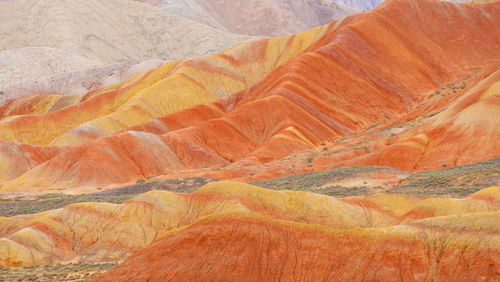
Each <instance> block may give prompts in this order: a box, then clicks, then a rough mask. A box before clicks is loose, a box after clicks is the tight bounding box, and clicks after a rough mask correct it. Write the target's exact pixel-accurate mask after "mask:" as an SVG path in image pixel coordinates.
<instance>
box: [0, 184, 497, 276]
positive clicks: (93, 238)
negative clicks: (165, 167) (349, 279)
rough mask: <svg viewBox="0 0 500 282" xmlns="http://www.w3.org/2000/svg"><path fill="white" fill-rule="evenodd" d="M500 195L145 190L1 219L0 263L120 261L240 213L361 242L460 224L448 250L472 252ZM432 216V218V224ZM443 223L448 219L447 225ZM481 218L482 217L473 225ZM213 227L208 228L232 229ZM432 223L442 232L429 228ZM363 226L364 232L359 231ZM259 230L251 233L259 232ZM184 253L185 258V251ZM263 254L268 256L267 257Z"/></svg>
mask: <svg viewBox="0 0 500 282" xmlns="http://www.w3.org/2000/svg"><path fill="white" fill-rule="evenodd" d="M499 191H500V190H499V188H498V187H492V188H488V189H484V190H482V191H480V192H478V193H476V194H473V195H471V196H470V197H468V198H466V199H460V200H458V199H443V198H439V199H425V200H419V199H417V198H415V197H412V196H408V195H398V194H393V195H390V194H379V195H373V196H366V197H348V198H334V197H329V196H325V195H319V194H313V193H306V192H293V191H279V192H278V191H272V190H267V189H263V188H259V187H255V186H251V185H248V184H243V183H238V182H231V181H223V182H216V183H210V184H207V185H205V186H204V187H202V188H200V189H198V190H197V191H195V192H193V193H191V194H174V193H170V192H166V191H151V192H148V193H146V194H142V195H139V196H137V197H135V198H134V199H132V200H130V201H128V202H126V203H124V204H107V203H81V204H72V205H69V206H66V207H64V208H62V209H58V210H52V211H47V212H43V213H39V214H33V215H21V216H15V217H12V218H0V237H1V239H0V250H2V251H1V252H0V265H3V266H23V265H43V264H48V263H58V262H65V261H73V260H75V259H76V260H82V261H87V262H96V261H107V260H119V259H122V258H123V257H124V256H128V255H130V254H132V253H135V252H136V251H138V250H139V249H141V248H143V247H145V246H147V245H148V244H150V243H151V242H152V241H154V240H157V239H160V238H167V240H169V239H168V238H170V237H171V236H172V234H171V233H170V231H171V230H175V229H176V228H181V229H179V230H178V231H175V232H174V234H175V233H179V232H180V233H182V232H184V231H182V230H184V227H187V228H188V229H186V230H189V228H192V227H188V226H189V225H191V224H194V225H193V226H197V224H201V225H202V226H203V225H204V224H203V223H198V222H199V221H200V220H202V222H204V220H203V219H204V218H205V217H206V216H209V217H211V218H213V219H214V220H216V222H218V219H217V218H221V220H223V218H225V215H226V214H228V213H238V214H240V215H242V216H243V217H244V218H247V217H250V218H253V217H255V216H257V215H258V217H259V218H263V220H265V221H268V220H270V221H271V222H277V221H276V220H284V221H286V222H287V223H284V222H282V223H283V224H285V225H287V226H297V225H296V224H294V223H292V222H298V223H303V224H307V225H309V226H310V227H307V228H311V229H312V230H318V231H319V230H330V231H331V232H333V230H334V229H331V228H336V229H335V230H337V231H334V232H335V233H339V232H340V234H344V233H345V234H358V235H360V236H361V235H362V234H368V233H369V232H368V230H373V229H371V228H379V229H376V230H380V234H387V235H386V236H389V237H391V236H394V237H395V238H396V239H397V238H401V236H402V237H408V236H409V237H414V236H416V235H415V234H414V233H415V230H416V229H419V230H421V232H425V233H428V236H431V237H434V236H437V237H443V236H444V237H446V236H445V235H446V234H448V231H447V228H450V229H453V228H455V229H456V226H457V225H460V226H462V228H474V232H471V233H466V232H463V234H461V235H460V236H463V240H465V241H460V240H459V243H460V244H462V245H460V244H459V245H454V244H455V241H452V242H453V243H452V244H451V245H450V248H452V249H453V248H456V247H460V246H468V248H470V249H471V251H477V250H480V249H481V248H480V247H481V244H479V245H478V244H477V242H476V241H477V240H476V239H477V238H479V237H480V236H482V235H481V234H483V235H484V236H490V237H491V236H492V238H495V235H494V234H496V233H498V226H497V225H495V224H494V223H495V222H498V219H499V218H498V215H499V214H498V209H499V208H500V201H499V199H500V194H499ZM245 214H246V215H245ZM252 214H253V215H252ZM475 215H477V216H475ZM443 216H444V217H443ZM434 217H437V218H436V219H435V220H433V218H434ZM447 217H449V218H450V220H446V218H447ZM479 217H484V219H483V220H479V219H478V218H479ZM264 218H267V219H264ZM422 219H425V220H422ZM211 220H212V219H210V220H209V221H211ZM415 220H416V221H415ZM223 221H224V220H223ZM237 222H238V220H236V221H235V222H233V223H234V224H238V223H237ZM219 224H221V223H217V224H216V225H215V226H214V228H216V229H218V228H226V227H227V226H232V224H229V225H227V226H226V225H225V224H222V225H220V226H219ZM400 224H405V225H400ZM408 224H409V225H408ZM436 225H439V226H440V228H442V231H441V229H439V230H436V229H432V228H431V227H432V226H436ZM391 226H393V227H391ZM327 227H328V228H327ZM231 228H232V227H230V228H229V230H230V229H231ZM339 228H340V229H339ZM364 228H370V229H367V231H365V230H364ZM207 230H211V229H210V228H209V229H207ZM259 230H260V229H259V228H257V229H255V232H260V231H265V229H262V230H260V231H259ZM330 231H329V232H330ZM459 231H460V230H458V231H453V232H459ZM377 232H378V231H377ZM495 232H496V233H495ZM188 233H189V232H188ZM222 233H224V232H222V230H221V232H216V231H214V232H213V235H214V236H218V234H222ZM459 233H460V232H459ZM492 234H493V235H492ZM175 236H177V235H175ZM280 236H281V235H280ZM378 236H379V235H377V236H375V238H378ZM419 236H420V237H421V235H419ZM382 237H385V236H382ZM312 238H314V236H313V237H312ZM461 238H462V237H461ZM430 239H432V238H430ZM358 240H361V239H358ZM367 240H368V241H369V240H371V239H367ZM419 240H420V239H419ZM446 240H447V239H446ZM457 240H458V239H457ZM472 242H475V243H472ZM469 243H470V244H469ZM498 243H499V242H496V241H491V242H489V243H488V244H490V246H491V247H492V248H493V249H494V250H497V249H498V247H499V245H498ZM259 244H260V243H259ZM223 245H224V244H223ZM223 245H221V246H220V247H222V246H223ZM245 245H246V243H243V244H242V245H241V246H242V247H243V246H245ZM181 246H182V247H181V249H182V248H184V246H183V245H181ZM193 247H197V245H196V244H194V245H193ZM212 247H216V246H215V245H214V246H212ZM201 250H203V248H202V249H201ZM184 251H187V252H188V253H189V252H190V250H189V249H186V250H184ZM377 252H379V251H377ZM264 253H265V254H264V255H266V256H267V255H268V254H271V253H266V252H264ZM162 255H163V254H162ZM407 255H408V254H407ZM211 263H213V262H211ZM215 265H216V264H215Z"/></svg>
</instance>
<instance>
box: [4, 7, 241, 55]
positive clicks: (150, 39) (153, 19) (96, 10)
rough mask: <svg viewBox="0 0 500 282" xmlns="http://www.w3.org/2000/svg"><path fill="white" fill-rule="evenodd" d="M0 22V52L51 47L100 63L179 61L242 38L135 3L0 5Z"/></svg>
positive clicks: (221, 48) (215, 50) (211, 50)
mask: <svg viewBox="0 0 500 282" xmlns="http://www.w3.org/2000/svg"><path fill="white" fill-rule="evenodd" d="M0 21H1V22H2V25H1V26H0V36H1V37H2V38H3V39H4V40H2V42H0V50H3V49H16V48H24V47H38V46H44V47H52V48H56V49H61V50H64V51H69V52H71V53H74V54H78V55H81V56H83V57H85V58H88V59H91V60H95V61H99V62H103V63H116V62H123V61H138V60H143V59H151V58H154V59H162V58H163V59H167V60H178V59H184V58H187V57H193V56H200V55H204V54H208V53H214V52H217V51H220V50H223V49H225V48H228V47H230V46H233V45H235V44H237V43H238V42H241V41H243V40H246V39H247V37H245V36H240V35H234V34H230V33H227V32H223V31H220V30H217V29H214V28H212V27H209V26H206V25H203V24H200V23H197V22H193V21H191V20H188V19H185V18H181V17H178V16H175V15H171V14H167V13H163V12H162V11H160V10H158V9H155V8H153V7H151V6H150V5H147V4H143V3H139V2H135V1H120V0H109V1H99V0H89V1H76V0H20V1H9V2H0ZM13 30H15V31H16V36H9V34H11V32H12V31H13Z"/></svg>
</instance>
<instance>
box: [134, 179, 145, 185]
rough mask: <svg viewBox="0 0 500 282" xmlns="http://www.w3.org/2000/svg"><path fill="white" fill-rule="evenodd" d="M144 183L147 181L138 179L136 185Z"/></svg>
mask: <svg viewBox="0 0 500 282" xmlns="http://www.w3.org/2000/svg"><path fill="white" fill-rule="evenodd" d="M144 182H146V180H144V179H137V182H136V184H139V183H144Z"/></svg>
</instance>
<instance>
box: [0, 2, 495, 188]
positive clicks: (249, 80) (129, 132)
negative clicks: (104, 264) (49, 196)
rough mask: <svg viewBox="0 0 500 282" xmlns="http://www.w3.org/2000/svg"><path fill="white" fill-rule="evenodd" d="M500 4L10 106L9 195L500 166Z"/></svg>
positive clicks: (273, 44) (407, 9)
mask: <svg viewBox="0 0 500 282" xmlns="http://www.w3.org/2000/svg"><path fill="white" fill-rule="evenodd" d="M499 9H500V6H499V4H498V3H487V4H481V5H473V4H461V5H459V4H454V3H447V2H437V1H431V0H423V1H416V2H414V1H389V2H387V3H384V4H383V5H381V6H380V7H378V8H377V9H375V10H374V11H372V12H369V13H363V14H358V15H355V16H352V17H348V18H346V19H344V20H341V21H337V22H333V23H331V24H329V25H325V26H321V27H318V28H315V29H312V30H310V31H307V32H304V33H301V34H297V35H294V36H290V37H277V38H272V39H264V40H252V41H247V42H244V43H241V44H239V45H237V46H236V47H234V48H231V49H227V50H225V51H223V52H221V53H219V54H213V55H207V56H203V57H197V58H193V59H188V60H183V61H174V62H171V63H168V64H164V65H162V66H161V67H159V68H156V69H153V70H151V71H148V72H142V73H139V74H136V75H134V76H132V77H131V78H130V79H128V80H127V81H126V82H124V83H121V84H111V85H109V86H106V87H104V88H101V89H99V90H94V91H91V92H89V93H86V94H79V95H65V96H63V95H42V96H37V95H35V96H30V97H26V98H20V100H11V101H9V102H7V103H5V104H4V105H3V106H1V107H0V117H1V120H0V140H1V143H0V185H1V187H0V190H2V191H25V192H26V191H37V190H48V189H62V190H64V189H69V190H72V191H90V190H94V189H96V188H97V187H107V186H109V185H121V184H125V183H131V182H135V181H136V180H137V179H139V178H146V177H148V176H155V175H164V177H167V178H168V177H178V176H180V175H182V177H184V176H189V175H201V176H211V177H216V178H225V179H228V178H229V179H244V180H248V179H262V178H269V177H271V176H278V175H286V174H290V173H295V172H301V171H311V170H324V169H331V168H337V167H345V166H356V165H384V166H390V167H394V168H399V169H403V170H408V171H420V170H432V169H439V168H442V167H443V166H455V165H460V164H467V163H471V162H476V161H482V160H487V159H490V158H493V157H496V156H499V154H500V147H499V144H498V142H496V140H498V137H499V136H498V135H499V132H500V131H499V130H498V127H499V123H500V116H499V113H500V111H498V105H499V97H500V96H499V87H498V82H499V81H500V73H499V70H500V61H499V60H498V58H499V56H500V48H499V46H500V34H499V33H498V28H497V26H498V22H499V21H500V12H499ZM443 26H447V30H446V32H445V31H443V29H442V27H443ZM478 30H481V32H478ZM18 142H19V143H22V144H19V143H18ZM297 152H309V153H311V154H314V155H313V156H312V157H311V159H310V160H309V158H308V157H306V156H305V155H304V154H307V153H300V154H298V155H297ZM306 160H307V162H306ZM291 164H294V170H293V171H290V170H286V169H283V168H284V167H291ZM295 164H296V165H295Z"/></svg>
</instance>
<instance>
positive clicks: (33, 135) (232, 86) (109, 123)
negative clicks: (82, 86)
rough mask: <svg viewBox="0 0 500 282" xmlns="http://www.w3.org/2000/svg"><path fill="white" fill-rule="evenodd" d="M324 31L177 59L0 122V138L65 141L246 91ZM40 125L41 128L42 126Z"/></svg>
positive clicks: (45, 142) (38, 142) (43, 142)
mask: <svg viewBox="0 0 500 282" xmlns="http://www.w3.org/2000/svg"><path fill="white" fill-rule="evenodd" d="M326 29H327V27H319V28H317V29H314V30H311V31H309V32H307V33H304V34H300V35H297V36H292V37H280V38H273V39H265V40H257V41H256V40H254V41H250V42H246V43H242V44H240V45H238V46H237V47H235V48H233V49H230V50H227V51H225V52H222V53H220V54H215V55H207V56H204V57H199V58H194V59H188V60H185V61H176V62H172V63H169V64H166V65H164V66H162V67H160V68H158V69H155V70H153V71H150V72H147V73H143V74H138V75H136V76H135V77H134V78H132V79H131V80H129V81H127V82H125V83H123V84H121V85H118V86H115V87H113V88H112V89H108V90H107V91H99V92H98V93H99V95H96V93H95V91H93V92H90V93H89V94H88V95H87V96H85V97H84V98H83V99H81V100H80V102H79V103H77V104H75V105H71V106H68V107H65V108H62V109H60V110H57V111H54V112H51V113H48V114H45V115H37V116H33V115H24V116H19V117H15V118H12V119H8V120H3V121H0V139H2V140H6V141H18V142H23V143H27V144H34V145H48V144H53V145H69V144H78V143H82V142H84V141H86V140H88V139H89V137H93V138H95V137H98V136H103V135H108V134H112V133H115V132H117V131H119V130H122V129H124V128H126V127H128V126H133V125H137V124H140V123H143V122H146V121H149V120H151V119H153V118H156V117H160V116H163V115H165V114H168V113H171V112H175V111H178V110H181V109H184V108H186V107H189V106H194V105H197V104H203V103H209V102H212V101H214V100H215V99H217V98H220V97H224V96H228V95H229V94H232V93H234V92H237V91H240V90H242V89H245V88H247V87H249V86H251V85H252V84H254V83H255V82H257V81H259V80H260V79H262V78H263V77H264V76H265V75H266V74H267V73H269V72H271V71H272V70H274V69H275V68H276V67H278V66H279V65H281V64H283V63H284V62H286V61H287V60H289V59H290V58H293V57H295V56H296V55H298V54H299V53H301V52H302V51H303V50H304V49H305V48H307V47H308V46H310V45H311V44H312V43H313V42H315V41H316V40H317V39H318V38H319V37H320V36H321V35H322V34H323V33H324V32H325V30H326ZM41 129H43V130H41Z"/></svg>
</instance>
